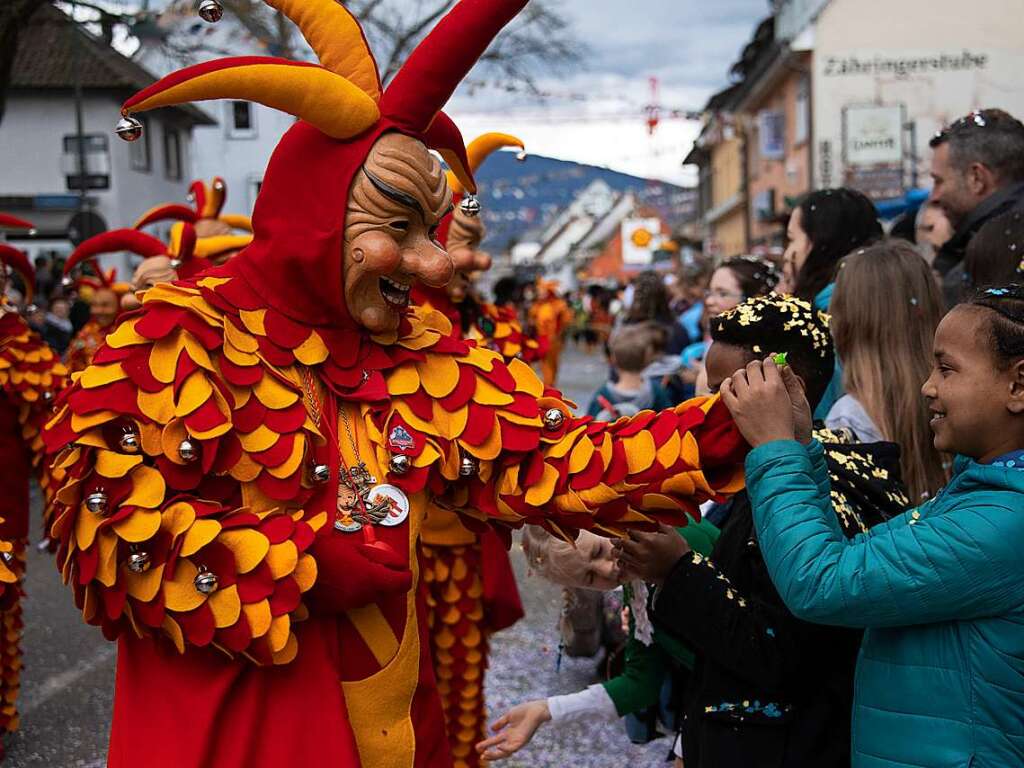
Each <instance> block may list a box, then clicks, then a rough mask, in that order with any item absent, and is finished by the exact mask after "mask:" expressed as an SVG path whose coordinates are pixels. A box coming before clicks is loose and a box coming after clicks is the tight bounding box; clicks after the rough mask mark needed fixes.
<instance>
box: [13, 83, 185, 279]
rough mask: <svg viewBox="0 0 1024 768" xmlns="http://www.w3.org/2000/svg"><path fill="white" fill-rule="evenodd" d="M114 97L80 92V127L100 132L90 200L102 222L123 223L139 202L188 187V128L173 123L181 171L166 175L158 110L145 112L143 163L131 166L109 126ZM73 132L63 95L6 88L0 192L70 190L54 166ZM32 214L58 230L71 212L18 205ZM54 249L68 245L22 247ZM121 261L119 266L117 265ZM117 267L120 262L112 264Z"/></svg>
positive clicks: (178, 195) (173, 196)
mask: <svg viewBox="0 0 1024 768" xmlns="http://www.w3.org/2000/svg"><path fill="white" fill-rule="evenodd" d="M119 114H120V103H119V102H118V101H116V100H115V99H114V98H113V97H112V96H103V95H96V94H87V95H86V97H85V99H84V103H83V125H84V132H85V133H86V134H94V133H95V134H101V135H104V136H106V137H107V146H108V157H109V173H110V188H109V189H106V190H89V197H90V199H92V200H94V201H95V203H96V204H95V205H94V206H93V207H92V210H94V211H95V212H96V213H98V214H99V215H100V216H102V217H103V218H104V220H105V221H106V223H107V227H108V228H109V229H115V228H117V227H128V226H131V225H132V223H133V222H134V221H135V219H136V218H137V217H138V215H139V214H141V213H142V212H143V211H145V210H146V209H147V208H149V207H151V206H153V205H156V204H158V203H164V202H171V201H178V200H183V199H184V197H185V195H186V193H187V187H188V181H189V175H188V173H189V168H190V164H191V158H190V156H189V142H190V131H189V130H188V128H187V127H184V126H181V125H179V126H178V130H179V133H180V136H181V153H182V157H181V162H182V178H181V179H180V180H175V179H169V178H167V176H166V175H165V173H164V154H163V153H164V141H163V139H164V120H165V119H166V118H167V113H166V111H164V112H163V113H161V112H154V113H151V114H150V115H149V117H148V137H149V141H150V170H149V171H148V172H145V171H138V170H134V169H133V168H132V167H131V163H130V155H129V152H130V147H129V144H128V142H125V141H122V140H121V139H119V138H118V137H117V136H116V135H115V134H114V131H113V128H114V124H115V123H116V121H117V119H118V117H119ZM74 133H75V111H74V103H73V101H72V100H71V97H70V95H68V94H63V95H60V96H58V95H56V94H53V93H47V92H40V93H39V94H29V93H24V92H18V91H15V92H12V93H11V94H9V98H8V103H7V112H6V114H5V115H4V120H3V123H0V168H3V169H4V170H3V173H0V195H12V196H29V197H35V196H39V195H73V194H75V192H74V191H73V190H69V189H68V188H67V183H66V181H65V174H64V170H63V169H62V154H63V137H64V136H66V135H74ZM17 213H23V214H24V215H26V216H28V217H30V218H32V219H33V221H34V223H36V224H37V225H38V226H39V227H40V229H64V228H65V227H66V224H67V220H68V219H69V218H70V216H71V214H72V212H71V211H67V210H57V211H52V212H48V211H35V212H32V213H29V212H27V211H18V212H17ZM42 248H56V249H59V250H67V251H70V249H71V245H70V244H69V243H67V242H64V243H58V242H54V243H45V242H42V243H34V244H33V245H32V247H30V249H29V250H32V251H35V250H40V249H42ZM124 266H125V268H126V267H127V265H124ZM119 271H120V268H119Z"/></svg>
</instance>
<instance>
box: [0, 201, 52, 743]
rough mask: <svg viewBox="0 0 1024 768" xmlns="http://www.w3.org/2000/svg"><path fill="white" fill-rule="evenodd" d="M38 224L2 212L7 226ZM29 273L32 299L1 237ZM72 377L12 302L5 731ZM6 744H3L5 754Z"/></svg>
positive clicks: (13, 711)
mask: <svg viewBox="0 0 1024 768" xmlns="http://www.w3.org/2000/svg"><path fill="white" fill-rule="evenodd" d="M31 226H32V225H31V224H30V223H29V222H27V221H24V220H22V219H18V218H16V217H13V216H8V215H6V214H0V230H2V229H9V228H17V229H30V228H31ZM6 268H10V269H11V270H13V271H14V272H16V273H17V274H18V275H19V276H20V277H21V279H22V281H23V283H24V285H25V287H26V294H27V295H26V299H27V300H31V292H32V289H33V287H34V285H35V274H34V270H33V269H32V266H31V264H30V262H29V260H28V257H27V256H26V255H25V253H24V252H22V251H20V250H18V249H17V248H14V247H12V246H9V245H7V244H6V243H0V269H6ZM66 384H67V370H66V368H65V367H64V365H63V364H61V362H60V359H59V358H58V357H57V356H56V355H55V354H54V353H53V350H51V349H50V347H49V346H47V344H46V343H45V342H44V341H43V340H42V339H41V338H40V337H39V335H38V334H37V333H36V332H35V331H33V330H32V329H31V328H29V326H28V324H27V323H26V322H25V320H24V318H22V317H21V316H20V315H19V314H17V313H16V312H14V311H12V310H11V309H10V308H9V307H7V306H3V307H2V308H0V466H2V467H3V471H0V731H5V732H9V731H14V730H17V728H18V724H19V716H18V710H17V699H18V692H19V688H20V677H21V668H22V662H21V630H22V626H23V623H22V611H21V597H22V596H23V592H22V589H21V584H20V581H21V579H22V576H23V574H24V572H25V542H26V538H27V536H28V525H29V487H28V484H29V477H30V476H32V475H35V476H36V477H37V479H38V480H39V483H40V486H41V487H42V490H43V495H44V498H48V497H49V496H50V495H52V493H53V490H54V486H55V485H56V484H58V483H59V481H60V479H61V478H60V477H59V474H58V475H57V476H54V475H53V474H52V473H51V472H49V471H47V470H46V464H45V463H44V461H43V440H42V437H41V432H42V428H43V425H44V424H45V423H46V421H47V419H48V418H49V415H50V410H51V406H52V404H53V400H54V397H55V395H56V394H57V393H58V392H59V391H60V390H61V389H62V388H63V387H64V386H65V385H66ZM2 756H3V745H2V744H0V758H2Z"/></svg>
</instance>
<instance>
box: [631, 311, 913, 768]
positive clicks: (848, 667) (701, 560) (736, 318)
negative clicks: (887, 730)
mask: <svg viewBox="0 0 1024 768" xmlns="http://www.w3.org/2000/svg"><path fill="white" fill-rule="evenodd" d="M711 333H712V339H713V343H712V345H711V347H710V348H709V350H708V354H707V357H706V364H707V373H708V382H709V385H710V386H711V387H712V388H716V387H717V386H718V384H719V383H720V382H721V381H722V380H723V379H724V378H726V377H727V376H730V375H732V374H733V373H734V372H735V371H736V370H737V369H738V368H740V367H742V366H744V365H746V363H748V362H750V361H751V360H754V359H759V358H763V357H764V356H765V355H766V354H768V353H774V352H785V353H786V355H787V364H788V365H790V366H791V367H792V369H793V371H794V372H795V373H796V374H797V375H798V376H799V377H800V378H801V380H802V381H803V382H804V385H805V388H806V391H807V395H808V400H809V401H810V402H816V401H817V400H819V399H820V398H821V396H822V394H823V393H824V392H825V390H826V389H827V387H828V384H829V381H830V380H831V376H832V367H833V364H834V353H833V349H832V340H831V337H830V335H829V332H828V326H827V324H826V322H825V320H824V318H823V317H822V316H821V315H820V313H818V312H815V311H814V310H812V309H811V307H810V305H808V304H807V303H806V302H802V301H800V300H798V299H792V298H784V297H780V296H770V297H763V298H758V299H751V300H749V301H746V302H744V303H743V304H741V305H739V306H738V307H736V308H735V309H733V310H730V311H729V312H727V313H725V314H724V315H721V316H719V317H718V318H715V320H714V322H713V323H712V328H711ZM768 344H771V345H772V346H771V347H770V348H769V347H768V346H767V345H768ZM815 434H816V437H817V438H818V439H819V440H821V441H822V443H823V444H824V445H825V447H826V457H827V461H828V464H829V473H830V476H831V484H832V504H833V509H834V510H835V513H836V516H837V517H838V519H839V522H840V523H841V525H842V527H843V530H844V531H845V532H846V534H847V535H848V536H854V535H856V534H858V533H861V532H863V531H865V530H867V529H868V528H870V527H871V526H872V525H874V524H876V523H878V522H881V521H882V520H885V519H887V518H888V517H890V516H892V515H894V514H897V513H899V512H902V511H903V510H904V509H905V508H906V506H908V505H909V501H908V499H907V497H906V494H905V492H904V490H903V488H902V486H901V484H900V483H899V481H898V473H899V449H898V448H897V447H896V446H895V445H894V444H892V443H875V444H863V445H854V444H851V443H850V441H849V439H848V438H845V437H844V436H843V435H841V434H838V433H829V432H826V431H824V430H819V431H817V432H816V433H815ZM675 538H676V539H678V538H679V537H678V536H676V537H675ZM631 539H632V540H631V541H628V542H623V543H622V544H621V545H620V550H621V552H622V565H623V567H624V568H625V569H626V570H627V571H629V572H630V573H631V574H635V575H637V576H640V577H641V578H644V579H645V580H648V581H652V582H654V583H656V584H660V585H661V586H660V587H659V589H658V591H657V592H656V597H655V599H654V601H653V610H652V617H653V621H654V624H655V626H656V627H658V628H659V629H664V630H667V631H668V632H670V633H672V634H674V635H675V636H677V637H678V638H679V639H681V640H683V641H684V642H686V643H687V645H688V646H689V647H690V648H692V649H693V650H694V652H695V654H696V664H695V667H694V670H693V675H692V677H691V679H690V682H689V684H688V686H687V688H686V691H685V693H684V701H683V705H682V710H681V711H682V712H683V713H684V720H683V723H682V739H683V744H682V747H683V749H682V752H683V756H684V762H685V765H686V766H687V768H732V767H733V766H744V768H747V767H748V766H755V767H757V768H762V767H763V768H797V767H798V766H814V768H842V767H843V766H849V764H850V717H851V707H852V702H853V671H854V667H855V663H856V658H857V651H858V648H859V646H860V640H861V632H860V631H859V630H850V629H844V628H839V627H825V626H820V625H814V624H809V623H807V622H804V621H800V620H798V619H797V618H795V617H794V616H793V615H792V614H791V613H790V612H789V610H788V609H787V608H786V607H785V605H784V604H783V602H782V600H781V598H780V597H779V595H778V593H777V592H776V590H775V587H774V586H773V584H772V582H771V579H770V578H769V575H768V571H767V568H766V567H765V563H764V560H763V558H762V556H761V552H760V548H759V545H758V541H757V536H756V533H755V531H754V524H753V516H752V512H751V507H750V500H749V498H748V497H747V495H746V493H745V492H744V493H740V494H737V495H736V496H735V497H734V498H733V500H732V501H731V502H730V505H729V509H728V512H727V516H726V517H725V520H724V522H723V523H722V534H721V537H720V538H719V540H718V543H717V544H716V546H715V549H714V551H713V552H712V554H711V557H710V558H705V557H701V556H700V555H698V554H695V553H693V552H689V551H685V549H686V548H685V547H684V548H680V547H679V546H678V544H677V543H676V542H674V541H673V540H672V539H670V538H669V537H668V536H662V535H659V534H651V535H637V536H634V537H631Z"/></svg>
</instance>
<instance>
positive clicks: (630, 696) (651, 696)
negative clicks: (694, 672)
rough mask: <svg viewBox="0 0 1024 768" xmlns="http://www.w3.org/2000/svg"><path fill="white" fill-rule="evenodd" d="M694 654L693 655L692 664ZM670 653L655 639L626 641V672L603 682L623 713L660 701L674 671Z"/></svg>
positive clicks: (605, 688) (623, 714)
mask: <svg viewBox="0 0 1024 768" xmlns="http://www.w3.org/2000/svg"><path fill="white" fill-rule="evenodd" d="M692 663H693V658H692V656H691V658H690V664H691V665H692ZM669 670H670V666H669V662H668V658H667V655H666V653H665V651H664V650H662V649H661V648H660V647H659V646H658V645H657V642H655V643H654V644H652V645H644V644H643V643H641V642H640V641H639V640H637V639H636V638H634V637H630V639H629V641H628V642H627V643H626V658H625V666H624V667H623V670H622V673H621V674H619V675H616V676H615V677H613V678H612V679H611V680H608V681H606V682H604V683H601V685H602V686H604V690H605V691H606V692H607V693H608V696H609V697H611V700H612V702H613V703H614V704H615V711H616V712H617V713H618V715H619V717H625V716H626V715H629V714H632V713H634V712H640V711H642V710H644V709H646V708H647V707H649V706H651V705H652V704H655V703H657V701H658V696H659V695H660V693H661V686H662V683H664V682H665V677H666V676H667V675H668V674H669V673H670V672H669Z"/></svg>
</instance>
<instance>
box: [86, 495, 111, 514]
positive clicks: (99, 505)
mask: <svg viewBox="0 0 1024 768" xmlns="http://www.w3.org/2000/svg"><path fill="white" fill-rule="evenodd" d="M85 508H86V509H88V510H89V511H90V512H92V513H93V514H94V515H105V514H107V494H105V493H104V492H103V491H100V490H96V491H93V492H92V493H90V494H89V495H88V496H86V497H85Z"/></svg>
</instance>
